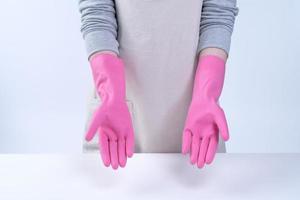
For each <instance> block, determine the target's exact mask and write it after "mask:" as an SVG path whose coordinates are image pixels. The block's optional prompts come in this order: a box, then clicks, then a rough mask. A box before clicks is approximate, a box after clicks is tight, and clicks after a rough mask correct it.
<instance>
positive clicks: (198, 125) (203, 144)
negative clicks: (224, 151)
mask: <svg viewBox="0 0 300 200" xmlns="http://www.w3.org/2000/svg"><path fill="white" fill-rule="evenodd" d="M224 123H226V120H225V116H224V112H223V110H222V109H221V108H220V107H219V105H218V104H216V103H215V102H213V101H205V102H192V103H191V105H190V108H189V112H188V115H187V119H186V123H185V128H184V133H183V146H182V152H183V153H185V154H186V153H188V152H190V161H191V163H192V164H196V163H197V166H198V167H199V168H202V167H203V166H204V164H205V163H206V164H210V163H211V162H212V161H213V159H214V156H215V153H216V151H217V148H218V141H219V131H220V128H219V127H222V126H224ZM226 137H227V136H226ZM225 139H227V138H225Z"/></svg>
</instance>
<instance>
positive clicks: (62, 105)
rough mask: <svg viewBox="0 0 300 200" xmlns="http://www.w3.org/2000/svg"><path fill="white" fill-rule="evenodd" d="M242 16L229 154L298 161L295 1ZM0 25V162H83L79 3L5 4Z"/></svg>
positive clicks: (227, 98) (233, 68)
mask: <svg viewBox="0 0 300 200" xmlns="http://www.w3.org/2000/svg"><path fill="white" fill-rule="evenodd" d="M238 6H239V8H240V13H239V16H238V18H237V20H236V26H235V31H234V34H233V41H232V48H231V55H230V59H229V61H228V64H227V72H226V73H227V74H226V75H227V76H226V82H225V86H224V91H223V95H222V98H221V102H222V105H223V107H224V110H225V111H226V113H227V117H228V121H229V126H230V132H231V140H230V141H229V142H228V143H227V149H228V152H257V153H260V152H267V153H269V152H298V153H299V152H300V130H299V124H300V123H299V116H300V106H299V102H300V94H299V91H300V83H299V81H300V66H299V57H300V50H299V47H300V39H299V38H300V23H299V19H300V13H299V12H298V11H299V7H300V1H296V0H287V1H284V3H283V1H280V0H265V1H259V0H239V1H238ZM0 25H1V31H0V153H52V152H68V153H71V152H81V141H82V135H83V130H84V122H85V118H86V102H87V96H88V94H89V92H90V88H91V87H92V80H91V75H90V69H89V66H88V63H87V59H86V54H85V49H84V46H83V41H82V38H81V34H80V32H79V29H80V18H79V12H78V9H77V1H76V0H65V1H61V0H48V1H39V0H28V1H19V0H10V1H2V2H1V12H0Z"/></svg>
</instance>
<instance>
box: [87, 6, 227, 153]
mask: <svg viewBox="0 0 300 200" xmlns="http://www.w3.org/2000/svg"><path fill="white" fill-rule="evenodd" d="M115 3H116V11H117V18H118V27H119V29H118V41H119V43H120V48H119V49H120V57H121V58H122V59H123V60H124V62H125V67H126V68H125V69H126V87H127V88H126V92H127V105H128V107H129V110H130V112H131V115H132V120H133V126H134V130H135V143H136V145H135V151H136V152H143V153H148V152H149V153H156V152H157V153H166V152H167V153H169V152H171V153H176V152H180V151H181V139H182V131H183V128H184V122H185V118H186V114H187V111H188V106H189V103H190V101H191V95H192V86H193V80H194V75H195V70H196V64H197V56H196V51H197V45H198V39H199V27H200V18H201V10H202V0H187V1H183V0H159V1H154V0H115ZM99 103H100V100H99V98H98V97H97V95H96V92H95V91H94V92H93V95H92V98H91V100H90V104H89V112H88V113H89V114H88V120H87V123H86V124H89V120H90V119H91V116H92V113H93V111H94V110H95V109H96V107H97V106H98V105H99ZM86 128H87V127H86ZM97 143H98V138H94V140H93V141H92V142H90V143H86V142H84V150H97V149H98V144H97ZM218 152H225V144H224V143H223V142H222V141H221V140H220V145H219V149H218Z"/></svg>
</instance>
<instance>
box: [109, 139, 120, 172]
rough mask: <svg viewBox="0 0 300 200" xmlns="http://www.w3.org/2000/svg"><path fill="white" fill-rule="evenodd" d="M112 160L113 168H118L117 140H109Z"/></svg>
mask: <svg viewBox="0 0 300 200" xmlns="http://www.w3.org/2000/svg"><path fill="white" fill-rule="evenodd" d="M109 151H110V162H111V166H112V168H113V169H118V166H119V164H118V163H119V161H118V143H117V141H116V140H110V141H109Z"/></svg>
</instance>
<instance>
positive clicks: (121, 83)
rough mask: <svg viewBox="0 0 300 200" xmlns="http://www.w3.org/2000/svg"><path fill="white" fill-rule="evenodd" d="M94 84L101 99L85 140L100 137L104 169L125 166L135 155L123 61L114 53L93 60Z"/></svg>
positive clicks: (97, 56) (91, 63) (98, 56)
mask: <svg viewBox="0 0 300 200" xmlns="http://www.w3.org/2000/svg"><path fill="white" fill-rule="evenodd" d="M90 65H91V68H92V73H93V78H94V83H95V86H96V89H97V92H98V95H99V96H100V98H101V101H102V103H101V105H100V106H99V107H98V109H96V111H95V113H94V115H93V117H92V120H91V123H90V125H89V128H88V131H87V133H86V137H85V139H86V140H87V141H91V140H92V139H93V137H94V136H95V135H96V134H97V133H98V134H99V150H100V154H101V157H102V160H103V163H104V165H105V166H110V165H111V166H112V168H113V169H117V168H118V166H121V167H124V166H125V165H126V161H127V157H131V156H132V155H133V152H134V133H133V126H132V120H131V116H130V113H129V110H128V107H127V104H126V101H125V96H126V92H125V88H126V87H125V72H124V64H123V61H122V60H121V59H120V58H118V57H117V56H114V55H111V54H99V55H96V56H94V57H92V59H91V61H90Z"/></svg>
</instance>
